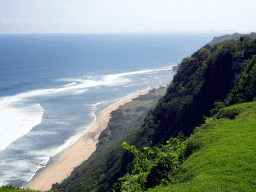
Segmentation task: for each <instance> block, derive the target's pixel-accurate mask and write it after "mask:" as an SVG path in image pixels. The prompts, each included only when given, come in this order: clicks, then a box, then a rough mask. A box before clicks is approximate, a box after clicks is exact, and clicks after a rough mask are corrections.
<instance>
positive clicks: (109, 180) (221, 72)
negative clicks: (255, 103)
mask: <svg viewBox="0 0 256 192" xmlns="http://www.w3.org/2000/svg"><path fill="white" fill-rule="evenodd" d="M252 50H256V42H255V41H254V39H251V38H249V37H246V39H245V40H244V42H243V44H242V45H241V42H240V40H229V41H223V42H221V43H217V44H213V45H209V44H207V45H206V46H204V47H202V48H201V49H199V50H198V51H196V52H195V53H193V54H192V55H191V57H189V58H185V59H183V61H182V62H181V64H179V68H178V71H177V74H176V75H175V77H174V79H173V81H172V83H171V85H170V86H169V87H168V89H167V91H166V94H165V96H164V97H163V98H161V99H160V100H159V101H158V103H157V105H156V106H155V108H153V109H152V110H150V111H149V112H148V113H147V115H146V116H143V119H144V120H142V121H141V122H140V123H136V124H135V126H133V127H130V128H129V129H130V131H127V132H126V135H124V136H123V137H122V139H120V140H118V141H115V142H113V143H111V144H110V145H109V147H108V148H104V149H102V150H101V151H100V152H99V153H97V154H94V155H92V157H93V158H94V159H101V161H100V163H99V162H98V161H90V160H89V161H87V162H84V163H83V164H82V165H81V166H79V167H78V168H76V169H75V170H74V171H73V173H72V174H71V176H70V177H69V178H68V179H66V180H65V181H64V182H62V183H61V184H55V185H54V186H53V189H58V190H59V191H92V190H94V191H107V189H108V188H109V187H111V186H112V185H113V183H115V182H116V181H117V180H118V178H120V177H122V176H123V175H125V174H126V173H127V171H129V170H130V169H129V167H130V164H131V161H132V159H133V155H132V154H130V153H129V152H127V151H125V150H123V149H122V146H121V144H122V142H124V141H126V142H128V143H129V144H131V145H135V146H136V147H137V148H138V149H140V150H142V149H143V148H144V147H145V146H160V145H161V144H164V143H165V141H166V140H168V139H169V138H170V137H175V136H177V135H178V133H179V132H183V133H184V135H185V136H190V134H191V133H192V132H193V130H194V128H195V126H197V125H199V124H201V123H202V122H204V116H210V111H211V109H212V108H213V107H214V103H215V102H216V101H218V100H221V101H223V102H224V103H225V104H226V105H229V104H233V103H237V102H244V101H250V100H253V99H254V98H255V94H256V91H255V87H256V75H255V74H256V64H255V63H256V58H255V57H253V58H252V57H247V56H246V57H244V56H241V55H242V53H245V54H244V55H247V51H252ZM253 54H254V52H251V55H253ZM238 57H239V58H238ZM238 60H239V62H238ZM241 75H242V76H241ZM243 90H248V91H245V92H244V91H243ZM250 90H252V91H250ZM237 95H239V97H237ZM139 119H140V118H139ZM111 122H112V123H114V122H113V121H111ZM127 129H128V128H127ZM103 134H106V133H103ZM101 138H104V136H103V135H102V137H101ZM102 142H104V141H102ZM104 158H105V159H104Z"/></svg>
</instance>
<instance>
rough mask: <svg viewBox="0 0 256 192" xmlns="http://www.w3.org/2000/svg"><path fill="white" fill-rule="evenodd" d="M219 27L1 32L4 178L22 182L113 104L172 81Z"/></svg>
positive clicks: (0, 181) (0, 176)
mask: <svg viewBox="0 0 256 192" xmlns="http://www.w3.org/2000/svg"><path fill="white" fill-rule="evenodd" d="M212 39H213V34H130V35H129V34H16V35H14V34H12V35H4V34H1V35H0V69H1V70H0V82H1V84H0V186H2V185H5V184H12V185H15V186H18V185H19V186H24V185H25V184H26V183H27V182H29V181H30V180H31V179H32V178H33V176H34V175H35V173H36V172H37V171H38V170H40V169H42V168H43V167H45V166H46V165H47V163H48V162H49V160H50V159H51V158H54V157H56V155H57V154H58V153H59V152H61V151H62V150H64V149H65V148H67V147H69V146H70V145H72V144H73V143H74V142H75V141H77V139H78V138H79V137H80V136H81V135H82V134H83V133H84V131H86V129H88V128H89V127H90V125H91V124H92V123H93V121H95V119H96V117H97V115H99V114H100V112H101V111H102V110H104V109H105V108H107V107H108V106H110V105H112V104H114V103H116V102H118V101H120V100H122V99H124V98H126V97H128V96H130V95H133V94H135V93H138V92H140V91H142V90H145V89H148V88H153V87H156V86H159V85H163V84H167V83H170V82H171V80H172V78H173V76H174V75H175V72H174V71H172V67H173V66H175V65H177V64H178V63H180V62H181V61H182V59H183V58H185V57H189V56H190V55H191V54H192V53H193V52H195V51H196V50H198V49H199V48H201V47H202V46H204V45H205V44H206V43H208V42H210V41H211V40H212Z"/></svg>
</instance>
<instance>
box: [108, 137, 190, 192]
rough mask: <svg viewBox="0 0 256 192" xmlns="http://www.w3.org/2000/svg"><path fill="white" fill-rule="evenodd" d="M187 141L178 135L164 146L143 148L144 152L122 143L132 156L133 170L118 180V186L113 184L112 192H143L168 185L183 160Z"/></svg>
mask: <svg viewBox="0 0 256 192" xmlns="http://www.w3.org/2000/svg"><path fill="white" fill-rule="evenodd" d="M186 146H187V141H186V140H184V138H183V136H182V135H181V134H180V135H179V136H178V137H177V138H171V139H170V140H168V141H167V144H166V145H162V147H161V148H158V147H153V148H151V147H145V148H144V152H141V151H139V150H138V149H137V148H136V147H135V146H134V145H131V146H130V145H129V144H128V143H127V142H124V143H123V147H124V148H125V149H127V150H129V151H130V152H132V153H133V154H134V156H135V157H134V159H133V170H132V171H131V174H129V173H128V174H126V175H125V176H124V177H122V178H120V179H119V180H120V181H121V183H120V184H115V185H114V187H113V188H112V189H111V190H112V191H144V190H146V189H148V188H150V187H154V186H156V185H158V184H160V183H165V184H168V182H169V181H171V180H172V178H170V177H172V176H174V175H175V174H177V172H178V171H179V167H180V164H181V163H182V162H183V160H184V156H185V151H186Z"/></svg>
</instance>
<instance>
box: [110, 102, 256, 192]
mask: <svg viewBox="0 0 256 192" xmlns="http://www.w3.org/2000/svg"><path fill="white" fill-rule="evenodd" d="M222 111H225V112H227V113H226V114H230V113H229V112H230V111H236V118H235V117H234V116H228V115H224V116H223V118H220V116H219V115H217V116H216V115H215V116H213V117H211V118H207V120H206V123H205V124H203V125H201V126H200V127H198V128H196V129H195V132H194V134H193V135H191V136H190V137H189V138H187V140H184V139H183V138H182V137H181V136H180V135H179V136H178V137H177V138H171V139H170V140H169V141H167V145H163V146H162V147H161V148H148V147H146V148H145V150H144V152H143V153H142V152H140V151H138V150H137V149H136V147H135V146H130V145H128V144H127V143H126V142H125V143H123V147H124V148H125V149H127V150H129V151H131V152H132V153H133V154H134V155H135V158H134V160H133V166H134V168H133V170H132V171H131V173H130V174H129V173H128V174H126V175H125V176H124V177H122V178H120V179H119V181H120V182H119V183H116V184H115V185H114V186H113V188H112V189H111V190H110V191H115V192H117V191H127V192H133V191H134V192H135V191H145V190H146V189H149V188H151V189H149V191H161V192H162V191H255V190H256V175H255V171H256V162H255V161H254V159H255V158H256V154H255V150H256V144H255V142H254V141H255V139H256V129H255V124H256V102H251V103H244V104H240V105H234V106H230V107H228V108H224V109H223V110H222ZM222 114H224V112H222ZM238 115H239V116H238ZM216 117H217V118H216ZM186 158H187V159H186ZM159 184H160V185H159ZM157 185H159V186H157ZM155 186H157V187H156V188H155V189H152V187H155Z"/></svg>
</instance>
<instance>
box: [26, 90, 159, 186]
mask: <svg viewBox="0 0 256 192" xmlns="http://www.w3.org/2000/svg"><path fill="white" fill-rule="evenodd" d="M156 88H157V87H156ZM152 89H153V88H152ZM149 90H150V89H149V88H148V89H146V90H143V91H141V92H139V93H135V94H133V95H131V96H128V97H127V98H124V99H123V100H121V101H118V102H117V103H114V104H113V105H111V106H109V107H107V108H106V109H105V110H103V111H102V112H101V113H100V114H99V116H98V117H97V118H96V120H95V121H94V122H93V123H92V124H91V126H90V127H89V128H88V129H87V130H86V131H85V133H84V134H83V135H82V136H81V137H80V138H79V139H78V140H77V141H76V142H75V143H74V144H73V145H71V146H69V147H68V148H66V149H65V150H63V151H62V152H60V153H59V154H58V155H57V156H58V159H57V160H56V161H55V162H54V163H52V164H50V165H49V166H46V167H45V168H44V169H43V170H41V171H39V172H38V173H36V175H35V176H34V178H33V179H32V180H31V181H30V182H28V183H27V184H26V185H25V186H24V188H30V189H34V190H50V189H51V187H52V184H54V183H56V182H58V183H60V182H62V181H63V180H64V179H65V178H67V177H68V176H69V175H70V174H71V172H72V171H73V169H74V168H75V167H77V166H78V165H80V164H82V162H83V161H85V160H87V159H88V158H89V157H90V156H91V154H92V153H93V152H94V151H95V150H96V144H97V143H98V137H99V135H100V133H101V132H102V131H103V130H104V129H105V128H106V127H107V124H108V121H109V119H110V113H111V112H112V111H114V110H116V109H118V108H119V106H122V105H124V104H126V103H128V102H130V101H132V99H134V98H136V97H138V96H139V95H145V94H147V93H148V91H149Z"/></svg>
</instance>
